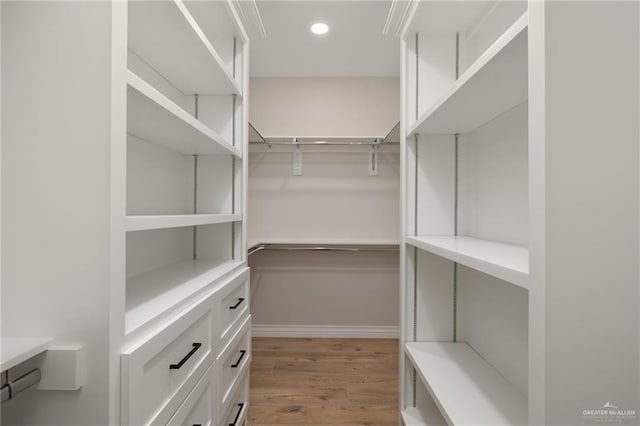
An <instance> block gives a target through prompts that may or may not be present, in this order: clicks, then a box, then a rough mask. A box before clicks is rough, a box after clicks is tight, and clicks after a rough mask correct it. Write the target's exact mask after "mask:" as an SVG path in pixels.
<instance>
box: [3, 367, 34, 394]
mask: <svg viewBox="0 0 640 426" xmlns="http://www.w3.org/2000/svg"><path fill="white" fill-rule="evenodd" d="M41 378H42V375H41V373H40V369H39V368H34V369H33V370H31V371H29V372H28V373H26V374H24V375H22V376H20V377H18V378H17V379H15V380H10V379H9V376H8V372H7V371H3V372H2V387H1V388H0V396H1V401H2V402H5V401H8V400H10V399H13V398H15V397H16V395H18V394H19V393H20V392H22V391H25V390H27V389H29V388H30V387H32V386H35V385H36V384H38V382H40V379H41Z"/></svg>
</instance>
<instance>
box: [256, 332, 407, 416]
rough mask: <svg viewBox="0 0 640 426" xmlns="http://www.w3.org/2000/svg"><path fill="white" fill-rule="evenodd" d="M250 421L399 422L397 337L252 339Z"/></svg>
mask: <svg viewBox="0 0 640 426" xmlns="http://www.w3.org/2000/svg"><path fill="white" fill-rule="evenodd" d="M252 356H253V360H252V363H251V383H250V387H249V388H250V406H249V407H250V408H249V414H248V422H247V423H248V425H249V426H272V425H297V426H303V425H304V426H311V425H314V426H315V425H341V426H352V425H379V426H391V425H393V426H396V425H397V424H398V340H396V339H317V338H312V339H280V338H260V337H254V338H253V351H252Z"/></svg>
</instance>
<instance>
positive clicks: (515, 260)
mask: <svg viewBox="0 0 640 426" xmlns="http://www.w3.org/2000/svg"><path fill="white" fill-rule="evenodd" d="M406 242H407V244H410V245H412V246H414V247H417V248H419V249H421V250H425V251H428V252H430V253H433V254H435V255H438V256H441V257H444V258H446V259H449V260H452V261H454V262H457V263H460V264H462V265H465V266H468V267H469V268H473V269H476V270H478V271H480V272H484V273H485V274H488V275H491V276H494V277H496V278H500V279H501V280H504V281H507V282H509V283H512V284H514V285H517V286H518V287H522V288H525V289H528V287H529V249H528V248H526V247H522V246H516V245H511V244H504V243H498V242H495V241H487V240H481V239H478V238H472V237H462V236H417V237H407V239H406Z"/></svg>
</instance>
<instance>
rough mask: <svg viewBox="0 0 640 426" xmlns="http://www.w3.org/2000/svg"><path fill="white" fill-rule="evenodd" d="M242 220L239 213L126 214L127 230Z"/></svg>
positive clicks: (145, 229)
mask: <svg viewBox="0 0 640 426" xmlns="http://www.w3.org/2000/svg"><path fill="white" fill-rule="evenodd" d="M240 220H242V215H239V214H179V215H159V216H127V231H128V232H129V231H147V230H151V229H166V228H179V227H182V226H198V225H212V224H214V223H229V222H238V221H240Z"/></svg>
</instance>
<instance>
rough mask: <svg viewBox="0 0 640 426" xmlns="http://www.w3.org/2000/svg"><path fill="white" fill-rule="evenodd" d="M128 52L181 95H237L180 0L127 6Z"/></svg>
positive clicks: (215, 53) (217, 56)
mask: <svg viewBox="0 0 640 426" xmlns="http://www.w3.org/2000/svg"><path fill="white" fill-rule="evenodd" d="M128 31H129V34H128V36H129V39H128V42H129V49H131V50H132V51H133V52H134V53H135V54H136V55H138V56H139V57H141V58H143V59H144V61H145V62H147V63H148V64H149V65H150V66H152V67H153V68H154V69H155V70H156V71H157V72H159V73H160V74H161V75H162V76H164V78H166V79H167V80H168V81H170V82H171V84H173V85H174V86H175V87H176V88H177V89H178V90H180V91H181V92H182V93H183V94H185V95H193V94H199V95H241V91H240V88H239V86H238V83H237V81H235V79H234V78H233V76H232V75H231V74H230V73H229V70H227V69H226V67H225V65H224V63H223V61H222V59H221V58H220V55H219V54H218V53H217V52H216V50H215V49H214V48H213V46H212V45H211V43H210V42H209V40H207V38H206V37H205V35H204V33H203V31H202V29H201V28H200V27H199V26H198V24H197V23H196V21H195V19H194V18H193V16H192V15H191V13H190V12H189V11H188V9H187V7H186V6H185V5H184V4H183V2H182V1H181V0H171V1H153V2H145V1H132V2H129V29H128Z"/></svg>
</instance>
